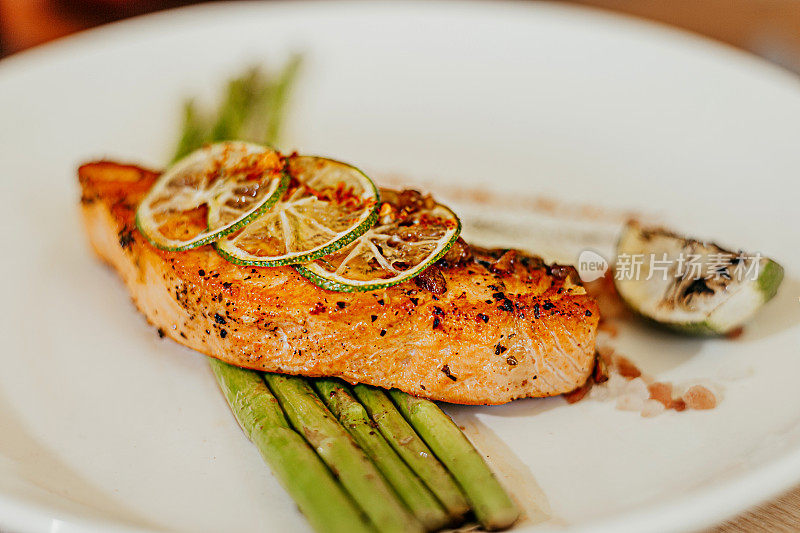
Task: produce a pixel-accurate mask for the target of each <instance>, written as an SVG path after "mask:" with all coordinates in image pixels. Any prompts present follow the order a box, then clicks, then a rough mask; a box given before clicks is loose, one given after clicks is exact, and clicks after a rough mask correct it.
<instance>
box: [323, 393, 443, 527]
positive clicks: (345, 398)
mask: <svg viewBox="0 0 800 533" xmlns="http://www.w3.org/2000/svg"><path fill="white" fill-rule="evenodd" d="M312 383H313V384H314V388H316V389H317V392H319V395H320V397H321V398H322V400H323V401H324V402H325V405H327V406H328V409H330V410H331V412H332V413H333V414H334V415H336V417H337V418H338V419H339V422H341V424H342V425H343V426H344V427H345V429H347V430H348V431H349V432H350V434H351V435H353V438H355V440H356V442H357V443H358V445H359V446H361V449H362V450H364V451H365V452H366V453H367V455H368V456H369V457H370V459H372V462H373V463H375V466H377V467H378V470H380V471H381V473H382V474H383V476H384V477H385V478H386V480H387V481H388V482H389V483H390V484H391V485H392V488H394V490H395V492H397V495H398V496H400V499H401V500H403V502H405V504H406V506H408V508H409V509H411V512H412V513H414V516H416V517H417V519H418V520H419V521H420V522H421V523H422V525H423V527H425V529H426V530H428V531H436V530H439V529H441V528H443V527H445V526H447V525H457V524H455V523H453V521H452V520H451V518H450V516H448V514H447V513H446V512H445V510H444V508H443V507H442V505H441V504H440V503H439V501H438V500H437V499H436V497H435V496H434V495H433V493H431V491H430V490H428V487H426V486H425V484H424V483H423V482H422V481H421V480H420V479H419V477H417V475H416V474H415V473H414V472H413V471H412V470H411V469H410V468H409V467H408V465H407V464H406V463H405V462H403V460H402V459H401V458H400V456H399V455H397V452H395V451H394V449H392V447H391V446H389V443H388V442H386V439H384V437H383V435H381V433H380V431H378V430H376V429H375V428H374V427H373V425H372V421H371V420H370V418H369V415H368V414H367V411H366V410H365V409H364V406H362V405H361V404H360V403H358V400H356V399H355V398H354V397H353V395H352V393H351V392H350V389H349V388H348V387H347V386H346V385H344V384H343V383H342V382H341V381H339V380H335V379H315V380H312Z"/></svg>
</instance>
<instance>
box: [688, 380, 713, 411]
mask: <svg viewBox="0 0 800 533" xmlns="http://www.w3.org/2000/svg"><path fill="white" fill-rule="evenodd" d="M683 401H684V402H686V407H688V408H689V409H698V410H703V409H713V408H715V407H716V406H717V397H716V396H714V393H713V392H711V391H710V390H708V389H707V388H706V387H704V386H702V385H693V386H692V387H690V388H689V390H687V391H686V393H685V394H684V395H683Z"/></svg>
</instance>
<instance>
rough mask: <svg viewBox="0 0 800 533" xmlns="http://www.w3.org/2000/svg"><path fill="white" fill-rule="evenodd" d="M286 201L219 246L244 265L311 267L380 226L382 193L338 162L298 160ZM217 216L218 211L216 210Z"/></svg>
mask: <svg viewBox="0 0 800 533" xmlns="http://www.w3.org/2000/svg"><path fill="white" fill-rule="evenodd" d="M287 167H288V172H289V176H290V182H289V188H288V189H287V190H286V192H285V193H284V195H283V198H281V200H280V201H278V202H277V203H276V204H275V205H273V206H272V207H271V208H269V209H268V210H266V211H264V212H263V213H262V214H261V215H259V216H258V217H257V218H255V219H254V220H252V221H251V222H250V223H249V224H248V225H247V226H245V227H244V228H243V229H242V230H241V231H238V232H236V233H231V234H229V235H227V236H225V237H223V238H222V239H220V240H219V241H217V242H216V243H214V247H215V248H216V249H217V251H218V252H219V253H220V255H222V256H223V257H224V258H225V259H227V260H228V261H230V262H232V263H236V264H239V265H253V266H280V265H288V264H295V263H307V262H309V261H313V260H315V259H318V258H320V257H322V256H324V255H327V254H330V253H333V252H335V251H336V250H338V249H339V248H341V247H342V246H345V245H347V244H349V243H350V242H352V241H353V240H354V239H356V238H357V237H358V236H360V235H362V234H364V232H366V231H367V230H368V229H369V228H371V227H372V225H373V224H374V223H375V220H376V218H377V216H378V215H377V210H378V204H379V198H378V189H377V188H376V187H375V185H374V184H373V183H372V181H371V180H370V179H369V178H368V177H367V176H366V175H365V174H364V173H363V172H361V171H360V170H358V169H357V168H355V167H352V166H350V165H348V164H345V163H341V162H339V161H333V160H332V159H325V158H323V157H313V156H292V157H290V158H288V160H287ZM212 212H213V211H212Z"/></svg>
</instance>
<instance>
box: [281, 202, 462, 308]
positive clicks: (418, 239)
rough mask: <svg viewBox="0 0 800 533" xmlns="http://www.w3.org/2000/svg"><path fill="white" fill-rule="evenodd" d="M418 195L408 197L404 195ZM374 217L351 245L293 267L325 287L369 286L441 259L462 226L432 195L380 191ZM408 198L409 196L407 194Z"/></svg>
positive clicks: (363, 288)
mask: <svg viewBox="0 0 800 533" xmlns="http://www.w3.org/2000/svg"><path fill="white" fill-rule="evenodd" d="M410 193H412V194H414V195H416V196H415V197H414V199H413V201H411V202H407V201H405V199H404V198H403V195H408V194H410ZM381 196H382V197H383V198H384V199H385V200H388V201H385V202H383V203H382V204H381V207H380V211H379V214H378V223H377V225H376V226H375V227H373V228H371V229H370V230H369V231H367V232H366V233H364V234H363V235H361V236H360V237H358V238H357V239H356V240H354V241H353V242H352V243H350V244H349V245H347V246H345V247H343V248H340V249H339V250H337V251H336V252H334V253H332V254H330V255H326V256H325V257H322V258H320V259H317V260H316V261H313V262H310V263H307V264H305V265H296V266H295V268H296V269H297V271H298V272H299V273H300V274H301V275H303V276H304V277H306V278H307V279H308V280H310V281H311V282H313V283H314V284H316V285H317V286H319V287H322V288H323V289H327V290H332V291H339V292H353V291H372V290H376V289H382V288H385V287H390V286H392V285H397V284H398V283H402V282H403V281H406V280H408V279H411V278H413V277H414V276H416V275H417V274H419V273H420V272H422V271H423V270H425V269H426V268H428V267H429V266H430V265H432V264H433V263H434V262H436V261H437V260H439V259H440V258H441V257H442V256H443V255H444V254H445V253H446V252H447V250H448V249H450V246H452V245H453V243H454V242H455V240H456V239H457V238H458V235H459V233H460V232H461V221H460V220H459V219H458V217H457V216H456V215H455V213H453V212H452V211H451V210H450V209H449V208H448V207H445V206H444V205H441V204H437V203H436V202H434V201H433V200H432V199H431V198H430V197H422V196H421V195H419V193H413V192H412V191H406V192H404V193H400V194H398V193H394V192H393V191H381ZM406 199H407V198H406Z"/></svg>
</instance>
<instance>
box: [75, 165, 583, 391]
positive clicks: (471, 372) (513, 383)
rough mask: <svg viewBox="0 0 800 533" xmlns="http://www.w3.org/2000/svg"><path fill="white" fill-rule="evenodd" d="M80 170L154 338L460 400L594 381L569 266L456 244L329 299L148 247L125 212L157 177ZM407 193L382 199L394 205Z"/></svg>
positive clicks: (85, 211)
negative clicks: (400, 272)
mask: <svg viewBox="0 0 800 533" xmlns="http://www.w3.org/2000/svg"><path fill="white" fill-rule="evenodd" d="M78 175H79V181H80V187H81V211H82V215H83V219H84V222H85V224H86V230H87V232H88V236H89V241H90V243H91V245H92V247H93V248H94V250H95V251H96V253H97V254H98V255H99V256H100V257H101V258H102V259H103V260H104V261H106V262H107V263H108V264H110V265H111V266H112V267H113V268H114V269H116V271H117V272H118V273H119V275H120V276H121V278H122V280H123V281H124V282H125V284H126V285H127V287H128V290H129V291H130V293H131V296H132V299H133V301H134V303H135V304H136V306H137V307H138V308H139V310H140V311H141V312H142V313H144V315H145V316H146V317H147V320H148V321H149V322H150V323H151V324H152V325H153V326H155V327H156V328H158V332H159V334H160V335H162V336H168V337H170V338H171V339H173V340H175V341H177V342H179V343H181V344H183V345H185V346H188V347H190V348H193V349H194V350H197V351H198V352H201V353H203V354H205V355H208V356H211V357H216V358H218V359H221V360H223V361H226V362H228V363H230V364H233V365H236V366H240V367H245V368H251V369H256V370H261V371H267V372H280V373H286V374H297V375H303V376H310V377H318V376H332V377H338V378H341V379H343V380H345V381H348V382H350V383H366V384H369V385H375V386H378V387H383V388H386V389H390V388H397V389H400V390H402V391H404V392H407V393H409V394H412V395H416V396H422V397H426V398H430V399H433V400H441V401H445V402H452V403H461V404H502V403H506V402H509V401H511V400H514V399H516V398H525V397H541V396H553V395H557V394H562V393H566V392H570V391H573V390H575V389H576V388H578V387H580V386H582V385H583V384H584V383H585V382H586V380H587V378H588V377H589V375H590V374H591V372H592V369H593V365H594V354H595V338H596V334H597V325H598V320H599V311H598V307H597V303H596V301H595V300H594V299H593V298H592V297H591V296H589V295H587V294H586V292H585V290H584V289H583V287H582V286H581V285H580V283H579V281H578V280H577V277H576V275H575V272H574V269H572V268H571V267H565V266H558V265H547V264H545V263H544V262H543V261H542V260H541V259H539V258H538V257H535V256H531V255H527V254H525V253H523V252H519V251H516V250H490V249H482V248H477V247H471V246H469V245H467V244H466V243H465V242H464V241H463V240H461V239H459V240H458V241H456V243H455V244H454V245H453V247H452V248H451V249H450V250H449V251H448V252H447V254H446V255H445V256H444V257H443V258H442V259H440V260H439V261H438V262H437V263H436V264H435V265H433V266H431V267H429V268H428V269H426V270H425V271H423V272H422V274H420V275H419V276H417V277H416V278H414V279H412V280H408V281H405V282H403V283H401V284H399V285H395V286H393V287H389V288H386V289H381V290H377V291H371V292H354V293H342V292H333V291H327V290H324V289H321V288H319V287H317V286H316V285H314V284H313V283H311V282H310V281H308V280H306V279H305V278H304V277H302V276H301V275H300V274H298V273H297V271H295V270H294V269H293V268H292V267H290V266H281V267H262V268H258V267H247V266H238V265H235V264H233V263H230V262H228V261H226V260H225V259H223V258H222V257H221V256H220V255H219V254H217V253H216V252H215V250H214V249H213V247H211V246H202V247H199V248H195V249H193V250H189V251H183V252H168V251H162V250H159V249H157V248H155V247H154V246H152V245H151V244H150V243H148V242H147V240H146V239H145V238H144V236H142V234H141V233H139V231H138V230H137V229H136V224H135V216H136V209H137V206H138V204H139V202H140V201H141V200H142V199H143V198H144V196H145V195H146V193H147V192H148V190H149V189H150V187H151V186H152V185H153V184H154V183H155V181H156V179H157V178H158V176H159V174H158V173H156V172H152V171H149V170H146V169H143V168H140V167H137V166H132V165H123V164H117V163H113V162H108V161H99V162H94V163H88V164H85V165H83V166H81V167H80V169H79V171H78ZM414 195H419V193H416V192H414V191H404V192H394V191H383V193H382V197H383V199H384V201H388V202H396V203H397V202H407V201H409V198H411V199H413V198H414Z"/></svg>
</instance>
